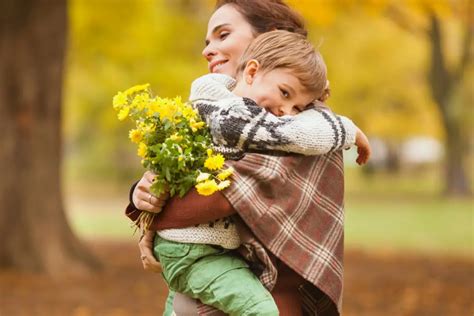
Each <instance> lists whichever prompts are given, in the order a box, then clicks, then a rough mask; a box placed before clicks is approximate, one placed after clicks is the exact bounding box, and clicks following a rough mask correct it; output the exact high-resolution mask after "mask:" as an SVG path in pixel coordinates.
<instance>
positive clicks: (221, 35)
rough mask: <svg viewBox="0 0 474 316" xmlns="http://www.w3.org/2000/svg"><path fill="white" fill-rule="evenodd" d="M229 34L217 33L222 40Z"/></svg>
mask: <svg viewBox="0 0 474 316" xmlns="http://www.w3.org/2000/svg"><path fill="white" fill-rule="evenodd" d="M229 34H230V33H229V32H222V33H221V34H219V38H220V39H221V40H224V39H226V37H227V36H229Z"/></svg>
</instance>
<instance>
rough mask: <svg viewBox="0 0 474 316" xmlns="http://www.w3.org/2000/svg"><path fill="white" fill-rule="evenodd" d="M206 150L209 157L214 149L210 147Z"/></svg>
mask: <svg viewBox="0 0 474 316" xmlns="http://www.w3.org/2000/svg"><path fill="white" fill-rule="evenodd" d="M206 152H207V156H208V157H211V155H212V149H210V148H208V149H207V150H206Z"/></svg>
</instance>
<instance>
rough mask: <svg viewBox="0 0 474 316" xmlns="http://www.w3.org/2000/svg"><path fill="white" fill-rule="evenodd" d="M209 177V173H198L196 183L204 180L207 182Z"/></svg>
mask: <svg viewBox="0 0 474 316" xmlns="http://www.w3.org/2000/svg"><path fill="white" fill-rule="evenodd" d="M210 176H211V175H210V174H209V173H206V172H200V173H199V175H198V177H197V178H196V182H198V183H199V182H203V181H204V180H207V179H209V177H210Z"/></svg>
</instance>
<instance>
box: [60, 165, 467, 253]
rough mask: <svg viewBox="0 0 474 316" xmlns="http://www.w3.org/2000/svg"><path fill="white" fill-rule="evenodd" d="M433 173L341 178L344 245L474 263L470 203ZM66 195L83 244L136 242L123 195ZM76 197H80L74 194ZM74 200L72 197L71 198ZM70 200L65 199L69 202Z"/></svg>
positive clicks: (355, 174)
mask: <svg viewBox="0 0 474 316" xmlns="http://www.w3.org/2000/svg"><path fill="white" fill-rule="evenodd" d="M440 190H441V187H440V181H439V179H438V178H437V177H436V175H434V174H433V173H420V174H416V175H413V174H410V173H407V174H404V175H403V174H402V175H397V176H394V175H390V174H385V175H383V174H382V175H377V176H376V177H372V178H367V177H364V176H363V175H362V174H361V173H360V172H358V171H357V169H350V168H349V169H348V170H347V172H346V222H345V223H346V235H345V240H346V245H347V247H357V248H362V249H367V250H400V249H407V250H409V251H423V252H437V253H453V254H457V255H464V256H469V257H474V250H473V249H474V248H473V242H474V229H473V228H474V203H473V202H474V200H473V199H443V198H441V197H440V194H439V193H438V192H439V191H440ZM74 192H76V193H77V194H75V195H72V194H67V195H66V202H67V209H68V211H69V212H68V214H69V217H70V220H71V223H72V226H73V228H74V229H75V231H76V232H77V233H78V234H79V235H81V236H83V237H86V238H120V239H129V240H132V239H137V238H138V237H137V236H136V235H135V236H133V228H131V227H130V222H129V221H128V220H127V219H126V218H125V216H124V215H123V208H124V206H125V204H126V203H127V194H128V192H127V190H126V188H125V189H121V190H119V191H114V192H111V191H109V192H107V193H106V194H103V195H100V196H99V195H97V193H95V194H93V195H91V194H88V193H87V190H82V191H81V190H79V191H75V190H74ZM78 192H79V193H78ZM72 196H74V197H72ZM68 197H69V198H68Z"/></svg>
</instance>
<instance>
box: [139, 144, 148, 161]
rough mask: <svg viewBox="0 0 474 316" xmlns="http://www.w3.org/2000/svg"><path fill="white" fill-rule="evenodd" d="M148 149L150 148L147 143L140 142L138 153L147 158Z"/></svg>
mask: <svg viewBox="0 0 474 316" xmlns="http://www.w3.org/2000/svg"><path fill="white" fill-rule="evenodd" d="M147 150H148V147H147V146H146V145H145V143H140V144H138V151H137V155H138V156H140V157H142V158H145V156H146V153H147Z"/></svg>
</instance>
